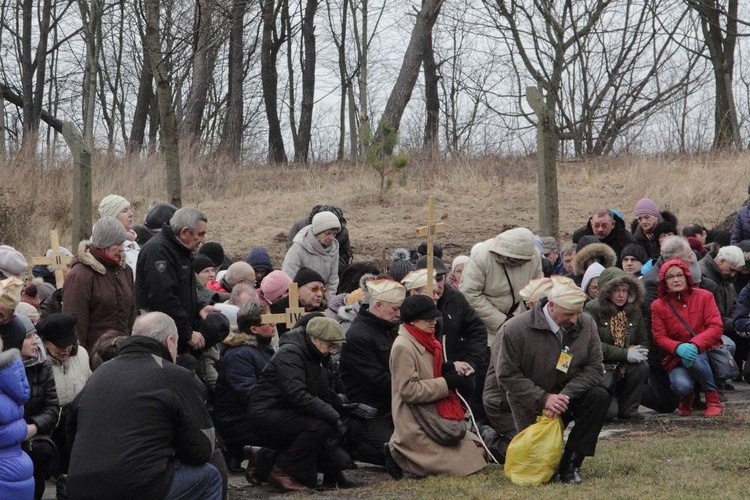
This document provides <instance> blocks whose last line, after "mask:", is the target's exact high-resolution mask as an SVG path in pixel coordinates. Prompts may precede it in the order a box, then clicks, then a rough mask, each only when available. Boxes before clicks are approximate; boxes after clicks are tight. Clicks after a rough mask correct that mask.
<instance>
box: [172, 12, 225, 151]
mask: <svg viewBox="0 0 750 500" xmlns="http://www.w3.org/2000/svg"><path fill="white" fill-rule="evenodd" d="M214 4H215V2H214V1H213V0H196V2H195V23H194V27H193V29H194V42H193V56H192V59H193V64H192V66H193V68H192V69H193V71H192V80H191V84H190V94H189V95H188V98H187V102H186V103H185V115H184V118H183V120H182V122H181V123H182V125H181V127H180V128H181V133H182V139H183V140H184V141H186V143H187V144H188V145H190V146H192V145H193V143H194V142H195V141H198V140H199V139H200V135H201V125H202V123H203V112H204V111H205V109H206V96H207V94H208V86H209V82H210V81H211V78H212V73H213V67H214V63H215V60H216V58H215V53H216V49H215V48H214V45H213V44H212V40H211V39H212V35H213V32H214V23H213V5H214Z"/></svg>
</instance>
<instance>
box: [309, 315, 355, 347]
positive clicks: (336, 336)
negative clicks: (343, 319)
mask: <svg viewBox="0 0 750 500" xmlns="http://www.w3.org/2000/svg"><path fill="white" fill-rule="evenodd" d="M306 330H307V333H308V334H309V335H310V336H311V337H315V338H318V339H320V340H325V341H327V342H343V341H344V340H346V335H345V334H344V329H343V328H342V327H341V325H339V322H338V321H336V320H335V319H333V318H313V319H311V320H310V321H309V322H308V323H307V327H306Z"/></svg>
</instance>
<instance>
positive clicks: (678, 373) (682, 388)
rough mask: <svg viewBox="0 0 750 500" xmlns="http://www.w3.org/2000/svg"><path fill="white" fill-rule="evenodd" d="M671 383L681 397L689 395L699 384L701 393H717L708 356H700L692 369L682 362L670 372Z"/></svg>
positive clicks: (703, 353) (704, 354)
mask: <svg viewBox="0 0 750 500" xmlns="http://www.w3.org/2000/svg"><path fill="white" fill-rule="evenodd" d="M669 382H670V383H671V384H672V390H673V391H674V392H675V393H677V395H678V396H680V397H683V396H686V395H687V394H689V393H690V392H691V391H692V390H693V389H694V388H695V384H698V387H700V390H701V392H711V391H715V390H716V382H715V381H714V374H713V372H711V365H709V364H708V354H706V353H705V352H702V353H700V354H698V357H697V358H695V361H693V365H692V366H691V367H690V368H685V367H684V366H683V365H682V362H680V364H678V365H677V366H676V367H675V368H674V369H673V370H672V371H671V372H669Z"/></svg>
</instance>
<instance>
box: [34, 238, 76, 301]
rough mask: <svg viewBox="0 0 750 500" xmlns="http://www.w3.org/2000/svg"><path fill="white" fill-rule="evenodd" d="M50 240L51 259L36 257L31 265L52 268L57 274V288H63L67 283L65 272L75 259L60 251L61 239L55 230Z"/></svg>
mask: <svg viewBox="0 0 750 500" xmlns="http://www.w3.org/2000/svg"><path fill="white" fill-rule="evenodd" d="M49 239H50V243H51V246H50V250H51V253H50V255H49V257H34V258H33V259H31V265H33V266H37V265H42V266H52V270H53V271H54V272H55V284H56V285H57V288H62V287H63V284H64V282H65V278H64V277H63V270H65V268H67V267H68V264H70V261H71V260H73V257H70V256H68V255H65V254H64V253H62V252H61V251H60V238H59V236H58V234H57V231H56V230H54V229H53V230H51V231H50V232H49Z"/></svg>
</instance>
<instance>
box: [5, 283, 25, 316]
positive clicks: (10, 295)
mask: <svg viewBox="0 0 750 500" xmlns="http://www.w3.org/2000/svg"><path fill="white" fill-rule="evenodd" d="M22 289H23V281H21V280H19V279H18V278H15V277H10V278H8V279H4V280H2V281H0V305H1V306H4V307H7V308H8V309H11V310H15V308H16V306H17V305H18V303H19V302H20V301H21V290H22Z"/></svg>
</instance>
